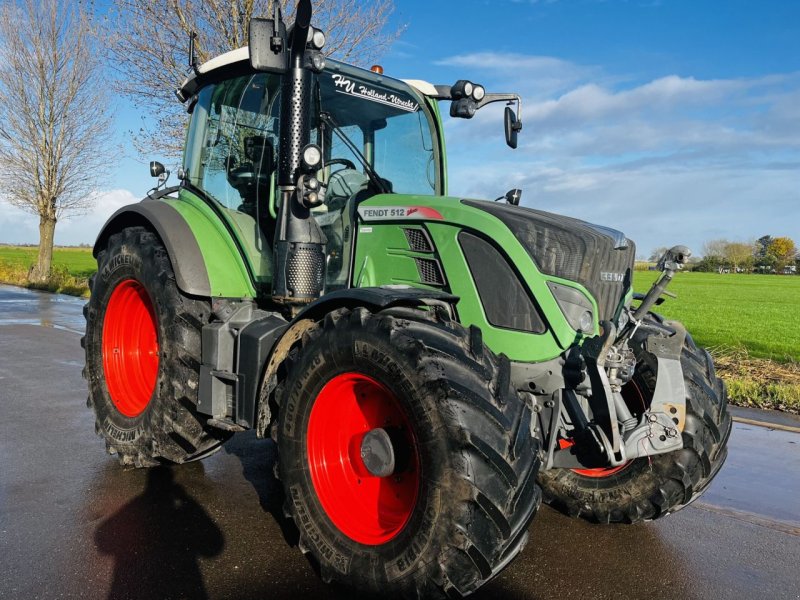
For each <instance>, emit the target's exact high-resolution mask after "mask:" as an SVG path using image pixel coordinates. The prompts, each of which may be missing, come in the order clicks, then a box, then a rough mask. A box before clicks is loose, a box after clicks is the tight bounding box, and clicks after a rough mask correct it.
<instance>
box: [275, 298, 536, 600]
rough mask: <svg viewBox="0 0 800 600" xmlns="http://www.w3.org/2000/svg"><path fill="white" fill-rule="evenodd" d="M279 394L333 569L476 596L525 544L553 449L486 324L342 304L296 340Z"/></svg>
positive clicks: (289, 469)
mask: <svg viewBox="0 0 800 600" xmlns="http://www.w3.org/2000/svg"><path fill="white" fill-rule="evenodd" d="M276 396H277V398H278V400H279V404H280V406H279V422H278V428H277V437H278V447H279V450H280V463H279V472H280V477H281V479H282V481H283V483H284V486H285V490H286V495H287V503H286V512H287V514H288V516H290V517H291V518H292V519H294V522H295V523H296V525H297V527H298V529H299V530H300V548H301V549H302V550H303V551H304V552H306V553H308V554H309V556H310V558H311V559H312V562H313V563H314V564H315V565H316V566H317V567H318V568H319V570H320V572H321V575H322V576H323V579H325V580H328V581H331V580H333V581H339V582H341V583H344V584H347V585H350V586H353V587H355V588H356V589H357V590H359V591H362V592H367V593H376V594H377V593H384V594H385V593H386V591H387V590H390V589H391V590H393V591H396V592H397V593H399V595H402V596H405V597H410V598H418V597H434V598H435V597H443V596H444V595H445V594H451V595H452V594H454V595H459V594H461V595H465V594H468V593H470V592H473V591H474V590H476V589H477V588H478V587H480V586H481V585H482V584H483V583H485V582H486V581H488V580H489V579H491V578H492V577H493V576H494V575H496V574H497V573H498V572H499V571H500V570H501V569H502V568H503V567H504V566H506V565H507V564H508V563H509V562H510V561H511V559H513V557H514V556H516V554H517V553H518V552H519V551H520V550H521V549H522V548H523V547H524V545H525V543H526V541H527V539H528V532H527V528H528V524H529V522H530V520H531V518H532V517H533V515H534V513H535V511H536V509H537V508H538V505H539V502H540V492H539V490H538V488H537V486H536V483H535V477H536V471H537V469H538V467H539V460H540V459H539V448H538V446H537V445H536V443H535V441H534V440H533V438H532V437H531V435H530V418H531V412H530V408H529V407H528V406H527V405H526V404H525V403H524V402H523V401H522V399H520V398H519V397H518V396H517V395H516V394H515V393H514V392H513V390H512V387H511V384H510V369H509V363H508V361H507V360H506V359H505V357H500V358H498V357H495V356H494V355H493V354H491V352H490V351H489V350H488V349H487V348H486V346H484V345H483V343H482V341H481V338H480V334H479V332H478V330H477V329H473V330H465V329H463V328H462V327H461V326H459V325H458V324H454V323H449V322H442V321H440V320H438V319H436V318H434V317H432V316H430V315H428V316H426V313H423V312H420V311H405V313H403V314H395V315H391V314H386V313H378V314H372V313H370V312H368V311H366V310H364V309H356V310H355V311H353V312H350V311H347V310H341V311H337V312H335V313H331V314H329V315H328V316H327V317H326V318H325V320H324V322H323V323H322V325H321V327H320V328H318V329H316V330H314V331H312V332H310V333H309V334H307V335H306V337H305V338H304V340H303V342H302V345H301V346H300V347H298V348H296V349H295V350H293V352H292V354H291V355H290V359H289V365H288V372H287V376H286V379H285V380H284V382H283V383H281V384H280V386H279V388H278V390H277V391H276Z"/></svg>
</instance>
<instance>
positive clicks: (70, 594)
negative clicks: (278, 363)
mask: <svg viewBox="0 0 800 600" xmlns="http://www.w3.org/2000/svg"><path fill="white" fill-rule="evenodd" d="M81 306H82V301H81V300H78V299H72V298H66V297H63V296H53V295H49V294H38V293H33V292H28V291H25V290H19V289H18V288H11V287H7V286H0V598H2V599H6V598H15V599H16V598H21V599H34V598H48V599H49V598H109V599H111V598H114V599H117V598H132V599H139V598H142V599H144V598H147V599H153V598H221V599H227V598H240V599H248V598H262V599H275V600H280V599H284V598H286V599H288V598H320V599H327V598H349V597H351V596H350V595H348V594H347V593H346V592H342V591H336V590H333V589H331V588H329V587H327V586H325V585H323V584H322V583H321V582H320V581H319V580H318V579H317V578H316V576H315V575H314V573H313V572H312V570H311V568H310V567H309V565H308V563H307V562H306V561H305V560H304V559H303V557H302V556H301V554H300V553H299V552H298V551H297V549H296V548H291V547H289V546H288V545H287V543H286V541H285V538H284V534H283V532H282V530H281V527H280V524H279V522H278V521H277V520H276V519H275V518H274V517H273V513H275V512H276V509H277V506H276V503H277V498H278V487H277V483H276V482H275V481H274V479H273V478H272V476H271V473H272V463H273V461H274V448H273V445H272V443H271V442H270V441H263V440H257V439H256V438H255V437H254V435H253V434H252V433H243V434H238V435H237V436H235V437H234V438H233V439H232V440H231V441H230V442H228V443H227V444H226V445H225V446H224V448H223V450H222V451H221V452H219V453H217V454H216V455H215V456H213V457H211V458H209V459H207V460H206V461H204V462H201V463H195V464H191V465H185V466H182V467H177V468H174V469H166V468H159V469H154V470H149V471H123V470H122V469H121V468H120V467H119V466H118V464H117V462H116V460H115V459H114V458H112V457H109V456H107V455H106V454H105V452H104V446H103V443H102V441H101V440H100V439H99V438H97V437H96V436H95V435H94V428H93V418H92V415H91V414H90V411H89V410H88V409H87V408H86V405H85V399H86V389H85V385H84V381H83V379H82V378H81V368H82V365H83V354H82V351H81V349H80V346H79V338H80V332H81V330H82V328H83V318H82V316H81ZM797 425H798V426H800V422H798V423H797ZM473 597H474V598H492V599H498V598H511V599H517V598H520V599H521V598H531V599H547V598H559V599H562V600H563V599H564V598H631V599H638V598H642V599H645V598H647V599H651V598H654V597H657V598H659V599H672V598H737V599H738V598H791V599H798V598H800V434H797V433H791V432H788V431H772V430H769V429H765V428H762V427H757V426H752V425H743V424H739V423H737V424H735V426H734V432H733V434H732V437H731V441H730V456H729V458H728V461H727V463H726V465H725V467H724V468H723V469H722V471H721V472H720V474H719V475H718V477H717V479H716V480H715V481H714V483H713V484H712V486H711V488H710V489H709V491H708V492H707V493H706V494H705V495H704V496H703V498H701V500H700V501H698V502H696V503H695V504H693V505H692V506H690V507H688V508H687V509H685V510H683V511H681V512H679V513H677V514H675V515H672V516H670V517H668V518H666V519H664V520H661V521H657V522H654V523H648V524H642V525H636V526H616V527H607V526H594V525H590V524H587V523H583V522H581V521H576V520H572V519H568V518H566V517H563V516H562V515H560V514H558V513H556V512H554V511H552V510H550V509H548V508H546V507H543V508H542V510H541V511H540V513H539V515H538V516H537V517H536V519H535V521H534V524H533V525H532V527H531V541H530V543H529V544H528V547H527V548H526V549H525V551H524V552H523V554H522V555H521V556H520V557H519V558H518V559H517V560H516V561H515V562H514V563H513V564H512V565H511V567H509V568H508V569H507V570H506V571H505V572H504V573H503V574H502V575H501V576H500V577H499V578H498V579H497V580H495V581H494V582H492V583H491V584H489V585H488V586H486V587H485V588H484V589H483V590H481V592H479V593H478V594H476V595H475V596H473Z"/></svg>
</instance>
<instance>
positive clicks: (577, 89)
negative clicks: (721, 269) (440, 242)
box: [442, 53, 800, 253]
mask: <svg viewBox="0 0 800 600" xmlns="http://www.w3.org/2000/svg"><path fill="white" fill-rule="evenodd" d="M442 64H443V65H448V66H454V67H459V68H461V67H464V66H469V67H471V68H474V69H483V70H481V74H482V75H484V76H485V78H486V79H485V80H483V81H481V82H482V83H484V84H486V86H487V89H489V91H493V90H495V89H502V90H508V89H512V90H513V89H516V90H517V91H520V92H521V93H522V95H523V114H522V117H523V123H524V130H523V132H522V134H521V136H520V148H519V150H517V151H515V152H512V151H511V150H509V149H508V148H506V147H505V145H504V143H503V140H502V138H503V135H502V106H490V107H487V108H485V109H483V110H482V111H480V112H479V113H478V114H477V115H476V116H475V118H474V119H472V120H471V121H464V120H453V119H451V120H449V121H448V122H447V123H446V125H445V127H446V132H447V136H448V150H449V154H450V156H449V165H450V169H451V176H450V187H451V192H452V193H454V194H457V195H468V196H471V197H484V198H495V197H497V196H500V195H501V194H503V193H504V192H505V191H506V190H507V189H509V188H511V187H522V188H523V190H524V194H523V204H527V205H530V206H536V207H537V208H542V209H545V210H552V211H554V212H561V213H566V214H570V215H572V216H577V217H580V218H584V219H587V220H591V221H595V222H599V223H603V224H607V225H610V226H613V227H618V228H621V229H623V230H625V231H626V233H627V234H628V235H629V236H630V237H632V238H633V239H634V240H635V241H638V242H639V245H640V247H641V248H642V249H643V253H648V252H649V250H650V249H651V248H652V247H655V246H659V245H671V244H674V243H677V242H684V243H688V244H690V246H694V247H695V248H697V249H699V248H700V247H702V242H703V241H705V239H708V238H707V236H710V237H730V238H734V239H737V238H738V239H747V238H750V237H757V236H760V235H764V234H765V233H772V234H773V235H788V236H790V237H793V238H795V239H798V238H800V218H799V217H800V73H777V74H771V75H766V76H763V77H751V78H731V79H701V78H697V77H693V76H689V75H682V74H675V73H665V74H663V75H661V76H658V77H655V78H651V79H647V80H635V79H633V78H631V77H630V76H629V75H624V74H617V73H609V72H607V71H605V70H603V69H601V68H597V67H584V66H582V65H577V64H573V63H570V62H569V61H564V60H562V59H559V58H556V57H545V56H524V55H520V54H500V53H476V54H469V55H460V56H455V57H451V58H449V59H446V60H444V61H442ZM509 64H514V65H516V66H515V68H514V69H511V68H508V69H507V68H506V67H505V66H504V65H509ZM539 81H544V82H546V85H545V86H544V88H545V89H546V92H544V93H542V89H541V88H540V86H539ZM773 232H774V233H773Z"/></svg>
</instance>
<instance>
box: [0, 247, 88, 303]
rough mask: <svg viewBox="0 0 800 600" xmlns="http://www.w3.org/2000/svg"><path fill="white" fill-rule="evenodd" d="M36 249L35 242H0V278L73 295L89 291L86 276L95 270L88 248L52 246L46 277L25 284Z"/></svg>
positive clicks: (34, 258) (86, 294)
mask: <svg viewBox="0 0 800 600" xmlns="http://www.w3.org/2000/svg"><path fill="white" fill-rule="evenodd" d="M37 253H38V249H37V248H36V247H35V246H34V247H29V246H24V247H21V246H0V282H3V283H11V284H14V285H22V286H26V287H32V288H35V289H42V290H46V291H48V292H59V293H63V294H71V295H73V296H88V295H89V288H88V279H89V276H90V275H91V274H92V273H94V272H95V271H96V270H97V263H96V262H95V260H94V257H93V256H92V251H91V249H90V248H54V249H53V274H52V277H51V278H50V281H48V282H47V283H43V284H36V285H29V284H28V283H27V280H28V271H29V270H30V268H31V266H32V265H33V264H34V263H35V262H36V255H37Z"/></svg>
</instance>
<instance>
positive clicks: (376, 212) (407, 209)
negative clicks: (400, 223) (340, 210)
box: [358, 206, 444, 221]
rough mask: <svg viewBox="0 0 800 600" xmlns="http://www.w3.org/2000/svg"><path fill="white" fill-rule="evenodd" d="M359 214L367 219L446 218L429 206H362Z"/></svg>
mask: <svg viewBox="0 0 800 600" xmlns="http://www.w3.org/2000/svg"><path fill="white" fill-rule="evenodd" d="M358 215H359V216H360V217H361V218H362V219H363V220H365V221H397V220H398V219H421V220H425V219H438V220H441V219H444V217H443V216H442V213H440V212H439V211H438V210H436V209H435V208H430V207H428V206H360V207H359V208H358Z"/></svg>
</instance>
